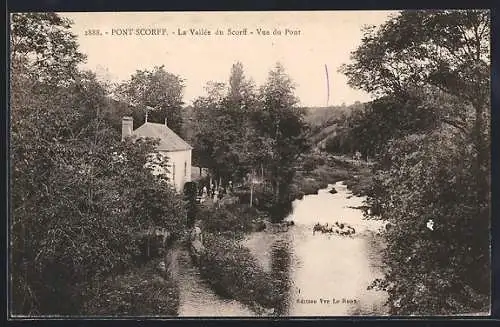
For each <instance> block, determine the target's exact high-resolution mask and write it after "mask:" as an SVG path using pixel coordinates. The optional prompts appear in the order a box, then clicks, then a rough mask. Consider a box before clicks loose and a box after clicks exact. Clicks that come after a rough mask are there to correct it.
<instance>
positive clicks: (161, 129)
mask: <svg viewBox="0 0 500 327" xmlns="http://www.w3.org/2000/svg"><path fill="white" fill-rule="evenodd" d="M132 134H133V135H134V136H137V137H150V138H154V139H160V144H159V145H158V150H160V151H182V150H191V149H192V148H193V147H192V146H191V145H189V144H188V143H187V142H186V141H184V140H183V139H182V138H181V137H180V136H179V135H177V134H175V132H174V131H173V130H171V129H170V128H168V127H167V126H166V125H165V124H157V123H150V122H147V123H144V124H143V125H141V126H140V127H139V128H137V129H136V130H134V131H133V132H132Z"/></svg>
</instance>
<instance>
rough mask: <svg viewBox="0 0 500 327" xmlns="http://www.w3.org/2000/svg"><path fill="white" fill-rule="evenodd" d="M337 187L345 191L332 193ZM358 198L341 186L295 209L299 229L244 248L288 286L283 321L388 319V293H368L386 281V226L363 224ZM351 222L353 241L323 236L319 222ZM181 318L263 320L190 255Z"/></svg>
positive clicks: (254, 237) (184, 267) (251, 240)
mask: <svg viewBox="0 0 500 327" xmlns="http://www.w3.org/2000/svg"><path fill="white" fill-rule="evenodd" d="M332 187H335V189H336V190H337V192H338V193H336V194H330V193H329V192H328V191H329V190H330V189H331V188H332ZM363 200H364V198H362V197H356V196H353V195H352V194H351V192H350V191H348V190H347V187H346V186H345V185H344V184H342V183H341V182H339V183H336V184H335V185H329V187H328V188H327V189H324V190H320V191H319V193H318V194H317V195H307V196H305V197H304V198H303V199H302V200H296V201H294V203H293V211H292V213H291V214H290V215H289V216H288V217H287V218H286V220H293V221H294V223H295V224H294V225H293V226H291V227H290V228H289V229H288V231H286V232H269V231H263V232H258V233H252V234H250V235H249V236H248V237H247V238H246V239H245V240H244V241H243V244H244V245H245V246H247V247H248V248H249V249H250V250H251V252H252V253H253V255H254V256H255V257H256V258H257V259H258V261H259V262H260V263H261V265H262V266H263V267H264V269H267V270H268V271H269V272H271V273H272V274H274V276H275V277H277V278H278V279H280V280H281V281H282V282H281V283H279V285H277V287H278V288H279V289H280V292H282V293H283V294H285V298H286V300H285V301H284V303H279V304H277V306H276V313H277V314H278V315H280V316H351V315H385V314H386V308H385V306H384V303H385V301H386V298H387V294H386V293H384V292H382V291H375V290H367V287H368V285H369V284H370V283H371V282H372V281H373V280H374V279H376V278H380V277H382V267H381V258H380V250H381V248H382V246H383V243H382V241H381V239H380V236H378V235H377V233H376V232H377V230H379V229H380V228H382V226H383V223H382V222H380V221H376V220H364V219H363V214H362V211H361V210H360V209H356V208H355V207H359V206H361V205H363ZM335 221H338V222H339V223H347V224H349V225H350V226H352V227H354V228H355V230H356V233H355V234H354V235H353V236H352V237H349V236H339V235H336V234H331V235H330V234H322V233H318V232H317V233H316V234H315V235H313V233H312V228H313V226H314V224H316V223H318V222H319V223H321V224H326V223H328V224H329V225H332V224H334V223H335ZM179 265H180V276H179V277H180V278H181V281H180V284H181V307H180V315H181V316H228V315H229V316H249V315H256V314H255V313H252V312H251V310H250V309H248V308H247V307H245V306H244V305H242V304H240V303H238V302H237V301H228V300H224V299H220V298H219V297H218V296H216V295H215V294H213V292H212V291H211V290H210V289H209V288H208V286H206V285H205V284H204V283H203V281H202V280H201V279H200V277H199V276H198V275H197V270H196V269H195V268H192V265H191V264H190V263H189V258H188V256H187V254H186V253H184V254H182V253H181V255H180V258H179Z"/></svg>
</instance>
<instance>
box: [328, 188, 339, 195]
mask: <svg viewBox="0 0 500 327" xmlns="http://www.w3.org/2000/svg"><path fill="white" fill-rule="evenodd" d="M328 192H329V193H330V194H335V193H337V190H336V189H335V188H333V187H332V189H331V190H330V191H328Z"/></svg>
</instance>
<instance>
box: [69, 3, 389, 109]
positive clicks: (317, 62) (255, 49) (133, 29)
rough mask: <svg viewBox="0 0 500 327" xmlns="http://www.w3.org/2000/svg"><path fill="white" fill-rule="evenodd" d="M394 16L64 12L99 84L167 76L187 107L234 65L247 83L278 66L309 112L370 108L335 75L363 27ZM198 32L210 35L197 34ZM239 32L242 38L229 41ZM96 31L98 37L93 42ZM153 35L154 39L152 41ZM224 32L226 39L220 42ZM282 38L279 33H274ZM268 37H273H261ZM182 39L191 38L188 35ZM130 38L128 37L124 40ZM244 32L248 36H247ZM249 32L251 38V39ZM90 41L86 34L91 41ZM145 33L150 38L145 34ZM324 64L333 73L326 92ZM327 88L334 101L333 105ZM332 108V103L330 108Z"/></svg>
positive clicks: (355, 13)
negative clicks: (157, 73) (180, 86)
mask: <svg viewBox="0 0 500 327" xmlns="http://www.w3.org/2000/svg"><path fill="white" fill-rule="evenodd" d="M391 14H395V12H390V11H308V12H114V13H62V14H61V15H62V16H65V17H68V18H70V19H71V20H72V21H73V22H74V24H73V26H72V32H73V33H74V34H76V35H77V37H78V42H79V44H80V51H81V52H83V53H85V54H86V55H87V61H86V63H85V64H84V67H83V68H86V69H90V70H92V71H94V72H96V73H97V74H98V76H99V77H100V78H103V79H107V80H109V81H111V82H121V81H125V80H127V79H129V78H130V76H131V75H132V74H133V73H135V71H136V70H145V69H147V70H152V69H153V67H154V66H161V65H164V66H165V69H166V70H167V71H168V72H170V73H173V74H176V75H179V76H180V77H181V78H183V79H184V81H185V82H184V83H185V86H186V87H185V89H184V102H185V103H186V104H190V103H192V101H193V100H194V99H195V98H197V97H199V96H203V95H205V86H206V84H207V82H209V81H216V82H226V83H227V82H228V79H229V73H230V70H231V66H232V65H233V64H234V63H236V62H237V61H240V62H241V63H242V64H243V68H244V71H245V76H246V77H248V78H251V79H252V80H254V82H255V83H256V84H257V85H262V84H264V83H265V81H266V78H267V75H268V73H269V70H271V69H272V68H273V67H274V66H275V64H276V62H280V63H281V64H282V65H283V66H284V67H285V70H286V72H287V73H288V75H289V76H290V77H291V78H292V80H293V81H294V82H295V85H296V90H295V94H296V96H297V97H298V98H299V99H300V104H301V105H304V106H325V105H327V104H328V105H340V104H342V103H345V104H347V105H349V104H352V103H354V102H355V101H361V102H363V101H369V100H370V99H371V97H370V95H369V94H367V93H365V92H363V91H360V90H355V89H352V88H351V87H349V86H348V85H347V79H346V77H345V76H344V75H343V74H341V73H339V72H338V71H337V70H338V68H339V67H340V66H341V65H342V64H344V63H349V61H350V53H351V52H352V51H354V50H355V49H356V48H357V47H358V46H359V44H360V43H361V38H362V27H363V26H364V25H380V24H382V23H384V22H385V21H386V20H387V19H388V18H389V16H390V15H391ZM190 29H193V32H194V30H196V31H200V32H201V34H203V32H205V33H206V32H207V31H209V32H210V33H211V34H210V35H192V31H191V30H190ZM228 29H231V31H232V32H233V33H234V32H236V33H237V32H238V31H241V33H242V34H240V35H230V33H229V31H228ZM89 30H99V33H100V35H89V34H92V32H90V33H86V31H89ZM153 30H155V31H156V34H157V35H151V34H152V33H153V32H152V31H153ZM217 30H220V31H222V32H223V35H215V33H216V31H217ZM275 30H276V31H279V32H280V33H281V34H275V33H274V31H275ZM259 31H268V32H269V35H260V34H259ZM183 32H185V33H186V34H185V35H183ZM125 33H126V34H125ZM245 33H246V35H245ZM251 33H252V34H251ZM86 34H87V35H86ZM141 34H148V35H141ZM325 65H326V66H327V67H328V73H329V87H327V81H326V73H325ZM328 88H329V91H330V96H329V98H328ZM327 101H328V102H327Z"/></svg>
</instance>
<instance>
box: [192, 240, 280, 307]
mask: <svg viewBox="0 0 500 327" xmlns="http://www.w3.org/2000/svg"><path fill="white" fill-rule="evenodd" d="M205 246H206V252H205V253H204V254H203V255H202V256H201V259H200V272H201V275H202V276H203V277H204V278H205V279H206V280H207V281H208V282H209V283H210V284H211V285H212V287H213V288H214V290H215V291H216V292H217V293H218V294H220V295H222V296H224V297H227V298H233V299H237V300H239V301H241V302H243V303H245V304H248V305H250V306H253V307H254V308H255V309H258V308H259V306H261V307H264V308H268V309H271V308H275V307H277V306H279V305H281V303H282V302H284V301H283V296H284V294H283V293H282V292H280V291H279V289H278V288H277V284H276V281H275V280H274V278H273V275H272V274H271V273H269V272H266V271H264V270H263V268H262V267H261V266H260V264H259V263H258V262H257V260H256V259H255V258H254V257H253V256H252V254H251V253H250V251H249V250H248V249H247V248H245V247H243V246H242V245H241V244H239V243H238V242H235V241H234V240H231V239H228V238H225V237H221V236H217V235H213V234H208V235H207V237H206V238H205ZM256 305H257V306H256Z"/></svg>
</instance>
